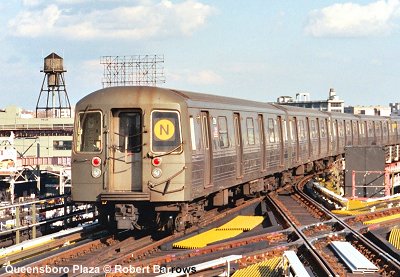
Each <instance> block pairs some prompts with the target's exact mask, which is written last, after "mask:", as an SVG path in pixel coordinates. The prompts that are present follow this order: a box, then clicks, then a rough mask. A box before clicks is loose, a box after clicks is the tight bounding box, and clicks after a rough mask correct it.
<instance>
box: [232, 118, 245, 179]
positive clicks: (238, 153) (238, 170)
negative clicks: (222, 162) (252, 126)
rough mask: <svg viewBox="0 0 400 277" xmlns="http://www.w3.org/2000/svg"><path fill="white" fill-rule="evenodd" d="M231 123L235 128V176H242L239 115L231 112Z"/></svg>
mask: <svg viewBox="0 0 400 277" xmlns="http://www.w3.org/2000/svg"><path fill="white" fill-rule="evenodd" d="M233 123H234V128H235V148H236V178H242V177H243V145H242V130H241V128H240V115H239V114H238V113H234V114H233Z"/></svg>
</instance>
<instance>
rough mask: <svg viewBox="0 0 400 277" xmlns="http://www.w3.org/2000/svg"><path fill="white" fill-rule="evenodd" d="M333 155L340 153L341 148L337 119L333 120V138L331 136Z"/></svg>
mask: <svg viewBox="0 0 400 277" xmlns="http://www.w3.org/2000/svg"><path fill="white" fill-rule="evenodd" d="M331 138H332V139H331V143H332V144H331V145H332V153H333V154H334V155H336V154H337V152H338V147H339V133H338V122H337V120H336V119H333V120H332V136H331Z"/></svg>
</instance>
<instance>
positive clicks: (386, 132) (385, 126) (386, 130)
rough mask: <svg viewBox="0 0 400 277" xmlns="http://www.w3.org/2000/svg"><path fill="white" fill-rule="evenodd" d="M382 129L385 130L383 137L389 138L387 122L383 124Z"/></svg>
mask: <svg viewBox="0 0 400 277" xmlns="http://www.w3.org/2000/svg"><path fill="white" fill-rule="evenodd" d="M382 129H383V136H385V137H387V136H388V128H387V121H384V122H383V126H382Z"/></svg>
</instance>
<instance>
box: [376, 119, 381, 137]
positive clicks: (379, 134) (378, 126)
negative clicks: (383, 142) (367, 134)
mask: <svg viewBox="0 0 400 277" xmlns="http://www.w3.org/2000/svg"><path fill="white" fill-rule="evenodd" d="M375 132H376V136H377V137H380V136H381V122H380V121H376V122H375Z"/></svg>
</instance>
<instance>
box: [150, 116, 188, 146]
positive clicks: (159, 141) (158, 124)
mask: <svg viewBox="0 0 400 277" xmlns="http://www.w3.org/2000/svg"><path fill="white" fill-rule="evenodd" d="M151 126H152V129H151V130H152V132H151V150H152V152H153V153H166V152H171V153H180V152H181V151H182V138H181V125H180V115H179V113H178V112H177V111H159V110H157V111H152V112H151Z"/></svg>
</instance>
